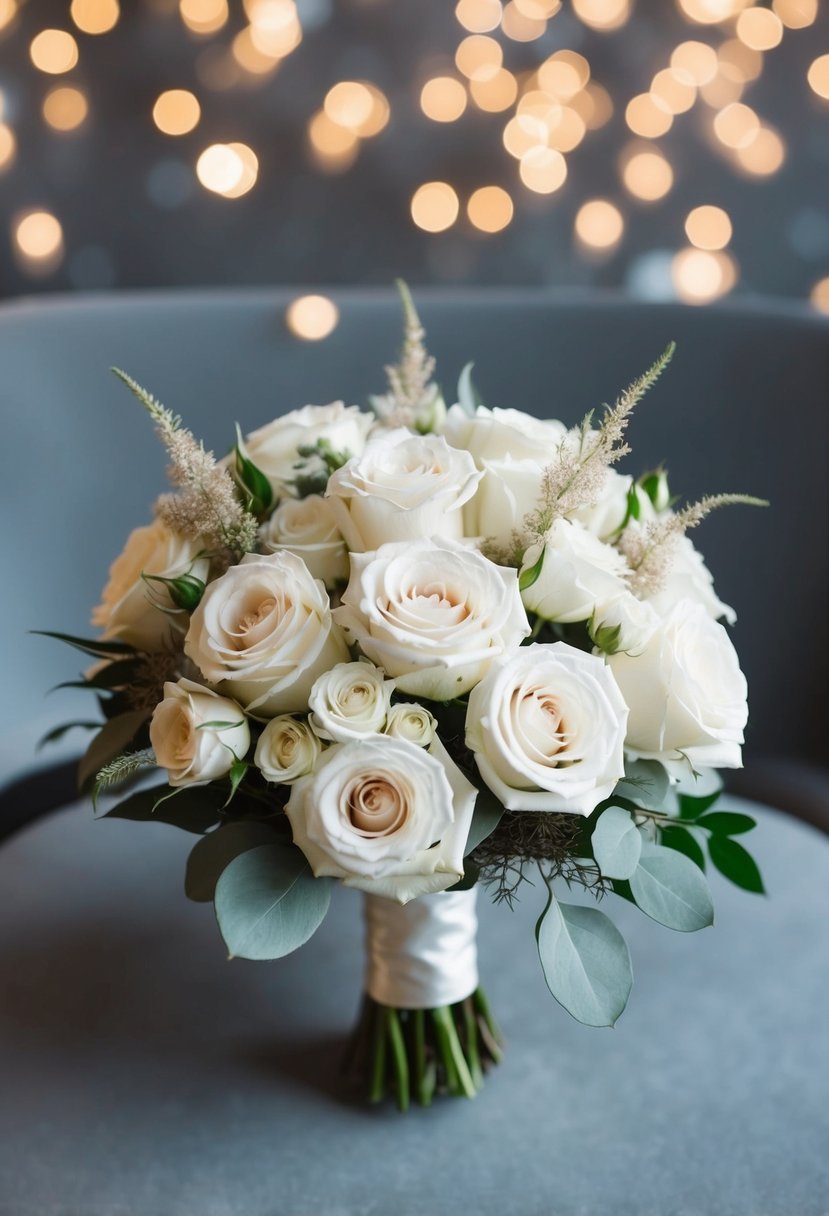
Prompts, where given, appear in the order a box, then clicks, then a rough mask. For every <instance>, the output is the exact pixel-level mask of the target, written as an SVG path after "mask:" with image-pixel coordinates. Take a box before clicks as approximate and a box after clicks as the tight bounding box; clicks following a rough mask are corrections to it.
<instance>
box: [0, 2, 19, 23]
mask: <svg viewBox="0 0 829 1216" xmlns="http://www.w3.org/2000/svg"><path fill="white" fill-rule="evenodd" d="M16 16H17V0H0V30H3V29H5V28H6V26H7V25H9V23H10V22H11V21H13V20H14V18H15V17H16Z"/></svg>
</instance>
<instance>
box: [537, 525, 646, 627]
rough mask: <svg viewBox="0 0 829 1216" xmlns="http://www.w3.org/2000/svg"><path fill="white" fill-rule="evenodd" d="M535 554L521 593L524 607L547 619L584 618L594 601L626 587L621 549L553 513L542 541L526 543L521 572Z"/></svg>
mask: <svg viewBox="0 0 829 1216" xmlns="http://www.w3.org/2000/svg"><path fill="white" fill-rule="evenodd" d="M542 553H543V558H542ZM539 560H541V570H540V572H539V574H538V577H537V578H536V580H535V582H534V583H532V584H531V585H530V586H529V587H526V588H525V589H524V590H523V591H522V592H521V598H522V600H523V601H524V607H525V608H528V609H529V611H530V612H535V613H537V614H538V615H539V616H540V617H543V618H544V619H545V620H547V621H561V622H562V623H568V622H571V621H586V620H589V618H590V617H591V616H593V614H594V612H595V611H596V609H597V607H598V606H600V605H603V604H606V603H607V602H608V601H609V600H612V599H616V598H617V597H618V596H620V595H621V594H622V593H623V592H624V591H625V590H626V589H627V586H626V583H625V575H626V574H627V573H628V565H627V562H626V561H625V559H624V557H622V555H621V553H619V551H618V550H617V549H614V548H613V546H612V545H606V544H605V543H604V542H603V541H601V540H599V538H598V537H597V536H594V535H593V533H592V532H588V531H587V529H586V528H583V527H582V526H581V524H576V523H571V522H570V521H569V520H566V519H557V520H556V521H555V523H554V524H553V526H552V528H551V529H550V531H549V532H548V533H547V536H546V537H545V539H544V540H543V541H539V542H538V543H536V544H534V545H530V547H529V549H528V550H527V551H526V553H525V554H524V562H523V565H522V567H521V573H522V575H523V574H525V573H526V572H528V571H530V570H531V569H532V568H533V566H535V565H536V563H537V562H538V561H539Z"/></svg>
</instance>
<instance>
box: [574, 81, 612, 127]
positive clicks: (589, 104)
mask: <svg viewBox="0 0 829 1216" xmlns="http://www.w3.org/2000/svg"><path fill="white" fill-rule="evenodd" d="M570 104H571V105H572V106H573V107H574V108H575V109H577V110H578V112H579V114H581V116H582V118H583V119H584V123H585V126H586V127H587V129H588V131H597V130H598V129H599V128H600V127H603V126H605V125H606V123H609V122H610V120H611V118H612V117H613V98H612V97H611V96H610V94H609V93H608V91H607V89H606V88H605V87H604V85H601V84H598V83H597V81H595V80H591V81H590V82H589V83H588V84H587V85H586V86H585V87H584V89H583V90H582V91H581V93H577V94H576V96H575V97H574V98H573V99H572V101H571V103H570Z"/></svg>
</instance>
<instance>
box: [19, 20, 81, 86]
mask: <svg viewBox="0 0 829 1216" xmlns="http://www.w3.org/2000/svg"><path fill="white" fill-rule="evenodd" d="M29 55H30V56H31V60H32V63H33V64H34V65H35V67H36V68H38V69H39V70H40V71H41V72H47V73H48V74H49V75H50V76H60V75H61V73H63V72H71V71H72V68H73V67H74V66H75V64H76V63H77V62H78V44H77V42H76V41H75V39H74V38H73V37H72V35H71V34H68V33H67V32H66V30H41V32H40V33H39V34H37V35H36V36H35V37H34V38H33V39H32V42H31V45H30V47H29Z"/></svg>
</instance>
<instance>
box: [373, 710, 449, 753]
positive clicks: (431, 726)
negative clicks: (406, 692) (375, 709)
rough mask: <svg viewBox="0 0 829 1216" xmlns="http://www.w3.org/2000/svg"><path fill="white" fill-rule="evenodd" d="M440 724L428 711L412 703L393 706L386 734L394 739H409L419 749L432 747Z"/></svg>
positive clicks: (387, 722)
mask: <svg viewBox="0 0 829 1216" xmlns="http://www.w3.org/2000/svg"><path fill="white" fill-rule="evenodd" d="M437 729H438V724H437V721H436V720H435V718H434V717H433V716H432V714H430V713H429V711H428V709H425V708H424V707H423V706H422V705H418V704H417V703H415V702H411V701H401V702H400V703H399V704H398V705H392V707H391V709H390V710H389V716H388V718H387V719H386V726H385V729H384V734H386V735H390V736H391V737H392V738H393V739H407V740H408V741H409V743H416V744H417V746H418V747H431V745H432V742H433V740H434V738H435V735H436V734H437Z"/></svg>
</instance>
